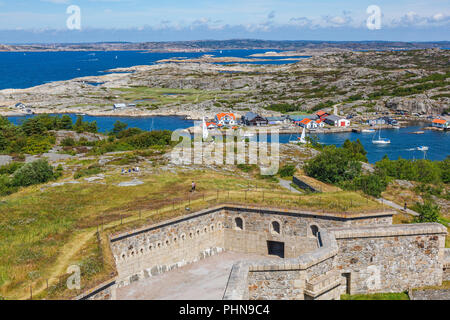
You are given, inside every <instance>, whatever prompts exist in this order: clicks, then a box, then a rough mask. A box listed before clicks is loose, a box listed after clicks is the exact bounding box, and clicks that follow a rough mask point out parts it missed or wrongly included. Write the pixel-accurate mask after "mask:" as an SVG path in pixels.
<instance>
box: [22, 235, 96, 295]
mask: <svg viewBox="0 0 450 320" xmlns="http://www.w3.org/2000/svg"><path fill="white" fill-rule="evenodd" d="M95 232H96V231H95V230H92V231H86V232H83V233H80V234H78V235H76V236H75V237H74V238H73V239H72V240H71V241H70V242H68V243H66V244H65V245H64V246H63V247H62V248H61V250H60V252H61V254H60V255H59V256H58V259H57V260H56V262H55V264H54V265H53V266H52V267H51V268H50V272H49V273H48V274H47V275H46V278H48V279H49V281H48V284H49V286H50V285H52V284H54V283H56V282H57V281H58V280H57V279H58V278H59V276H61V275H62V274H65V273H66V268H67V267H68V264H69V262H70V260H71V259H72V257H73V256H74V255H75V254H77V252H78V251H80V250H81V248H82V247H83V246H84V245H85V244H86V243H87V242H88V241H89V240H90V239H91V238H92V237H93V236H94V235H95ZM45 289H46V284H42V285H41V286H39V287H35V288H33V295H38V294H39V293H41V292H42V291H44V290H45ZM28 298H29V294H27V295H24V296H22V297H20V298H19V300H25V299H28Z"/></svg>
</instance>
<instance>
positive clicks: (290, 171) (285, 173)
mask: <svg viewBox="0 0 450 320" xmlns="http://www.w3.org/2000/svg"><path fill="white" fill-rule="evenodd" d="M294 173H295V166H294V165H292V164H286V165H284V166H283V167H281V169H280V171H279V174H280V177H282V178H284V177H292V176H293V175H294Z"/></svg>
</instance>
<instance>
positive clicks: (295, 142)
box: [289, 128, 308, 144]
mask: <svg viewBox="0 0 450 320" xmlns="http://www.w3.org/2000/svg"><path fill="white" fill-rule="evenodd" d="M289 143H294V144H298V143H301V144H306V143H308V141H306V129H305V128H303V131H302V135H301V137H298V138H297V140H290V138H289Z"/></svg>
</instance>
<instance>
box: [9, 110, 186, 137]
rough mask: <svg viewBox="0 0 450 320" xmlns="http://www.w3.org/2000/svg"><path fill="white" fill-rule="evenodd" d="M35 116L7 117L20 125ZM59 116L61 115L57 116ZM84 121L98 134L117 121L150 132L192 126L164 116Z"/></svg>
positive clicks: (98, 117)
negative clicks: (92, 126)
mask: <svg viewBox="0 0 450 320" xmlns="http://www.w3.org/2000/svg"><path fill="white" fill-rule="evenodd" d="M68 115H69V116H70V117H71V118H72V121H73V122H75V120H76V118H77V115H76V114H70V113H69V114H68ZM34 116H35V115H27V116H17V117H8V119H9V121H11V122H12V123H14V124H16V125H17V124H21V123H22V122H23V121H24V120H25V119H27V118H30V117H34ZM59 116H61V115H59ZM83 120H84V121H88V122H92V121H97V125H98V128H99V131H100V132H103V133H106V132H108V131H111V130H112V128H113V127H114V123H115V122H116V121H117V120H120V121H121V122H124V123H126V124H128V128H139V129H142V130H146V131H151V130H171V131H173V130H176V129H186V128H189V127H192V126H193V125H194V121H192V120H187V119H185V118H183V117H175V116H165V117H159V116H157V117H112V116H108V117H100V116H87V115H86V116H83Z"/></svg>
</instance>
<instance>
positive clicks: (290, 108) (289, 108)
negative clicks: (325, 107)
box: [266, 103, 301, 113]
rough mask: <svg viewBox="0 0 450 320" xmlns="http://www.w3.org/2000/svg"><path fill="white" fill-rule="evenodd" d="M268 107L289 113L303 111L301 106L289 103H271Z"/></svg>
mask: <svg viewBox="0 0 450 320" xmlns="http://www.w3.org/2000/svg"><path fill="white" fill-rule="evenodd" d="M266 109H267V110H272V111H277V112H281V113H289V112H295V111H301V106H299V105H292V104H289V103H276V104H271V105H270V106H268V107H266Z"/></svg>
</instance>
